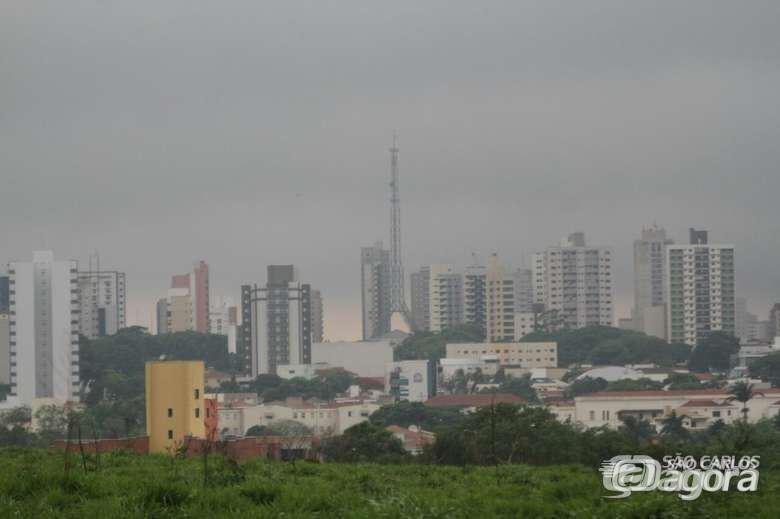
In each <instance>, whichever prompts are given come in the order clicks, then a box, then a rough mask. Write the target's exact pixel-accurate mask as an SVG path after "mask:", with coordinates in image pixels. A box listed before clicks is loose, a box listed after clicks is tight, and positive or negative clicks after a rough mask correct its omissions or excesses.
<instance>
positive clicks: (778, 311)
mask: <svg viewBox="0 0 780 519" xmlns="http://www.w3.org/2000/svg"><path fill="white" fill-rule="evenodd" d="M769 332H770V333H771V334H774V337H780V303H775V304H774V305H772V308H771V309H770V310H769Z"/></svg>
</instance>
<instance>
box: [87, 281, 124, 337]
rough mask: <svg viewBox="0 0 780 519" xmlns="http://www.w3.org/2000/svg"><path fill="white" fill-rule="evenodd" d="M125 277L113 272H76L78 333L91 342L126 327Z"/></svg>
mask: <svg viewBox="0 0 780 519" xmlns="http://www.w3.org/2000/svg"><path fill="white" fill-rule="evenodd" d="M126 298H127V285H126V283H125V273H124V272H117V271H115V270H109V271H101V270H96V271H92V270H90V271H88V272H79V300H80V306H81V313H80V318H79V331H80V333H81V334H82V335H84V336H85V337H88V338H90V339H95V338H97V337H103V336H105V335H114V334H115V333H116V332H117V331H118V330H120V329H122V328H124V327H126V326H127V303H126Z"/></svg>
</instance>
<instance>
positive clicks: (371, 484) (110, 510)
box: [0, 449, 780, 519]
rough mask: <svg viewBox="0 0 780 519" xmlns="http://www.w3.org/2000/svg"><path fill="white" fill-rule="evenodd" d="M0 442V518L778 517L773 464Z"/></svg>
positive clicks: (779, 493) (779, 477)
mask: <svg viewBox="0 0 780 519" xmlns="http://www.w3.org/2000/svg"><path fill="white" fill-rule="evenodd" d="M67 465H69V469H68V472H69V474H68V476H66V459H65V457H64V454H63V453H61V452H54V451H50V450H38V449H0V517H31V518H33V517H34V518H41V517H74V518H75V517H78V518H82V517H101V518H103V517H108V518H120V517H137V518H141V517H196V518H197V517H204V518H206V517H208V518H213V517H366V518H368V517H372V518H374V517H404V518H417V517H442V518H445V517H446V518H451V517H454V518H458V517H463V518H470V519H484V518H488V517H513V518H514V517H555V518H561V517H618V518H619V517H636V518H645V517H659V518H660V517H696V518H700V517H753V518H759V517H766V518H773V519H776V518H778V517H780V472H778V471H769V470H762V471H761V477H760V484H759V491H758V492H757V493H752V494H740V493H738V492H728V493H722V492H721V493H714V494H707V493H706V492H705V493H704V494H703V495H702V497H700V498H699V499H698V500H695V501H692V502H684V501H682V500H680V499H679V498H678V497H677V496H676V495H672V494H666V493H662V492H652V493H644V494H637V493H635V494H633V495H632V496H631V497H629V498H626V499H619V500H611V499H605V498H604V497H602V496H603V495H604V494H605V491H604V490H603V488H602V485H601V479H600V474H599V473H598V472H597V471H596V470H595V469H593V468H586V467H583V466H578V465H571V466H551V467H530V466H522V465H514V466H508V467H502V468H501V469H500V471H499V477H498V478H497V477H496V470H495V469H494V468H491V467H466V468H465V469H464V468H459V467H442V466H426V465H368V464H365V465H338V464H326V465H316V464H311V463H302V462H297V463H296V464H294V465H293V464H290V463H279V462H269V461H264V460H262V461H261V460H254V461H250V462H246V463H244V464H241V465H240V466H236V465H233V464H230V463H226V462H224V461H223V460H222V459H221V458H220V457H218V456H211V457H210V458H209V480H208V483H204V468H203V460H202V459H188V460H182V459H175V460H174V459H172V458H170V457H167V456H135V455H130V454H125V453H114V454H106V455H102V456H101V457H100V460H99V465H100V466H99V467H98V466H97V460H95V459H94V458H90V459H89V460H88V464H87V471H86V472H85V471H84V468H83V466H82V459H81V457H80V456H79V455H78V454H71V455H69V457H68V460H67Z"/></svg>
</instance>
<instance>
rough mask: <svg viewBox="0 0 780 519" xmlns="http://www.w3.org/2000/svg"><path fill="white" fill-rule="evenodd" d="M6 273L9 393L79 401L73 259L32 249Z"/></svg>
mask: <svg viewBox="0 0 780 519" xmlns="http://www.w3.org/2000/svg"><path fill="white" fill-rule="evenodd" d="M8 273H9V277H10V279H9V306H10V309H9V315H10V323H9V326H10V332H9V334H10V340H9V342H10V364H11V370H10V371H11V396H12V397H16V400H18V403H19V404H20V405H30V404H31V403H32V401H33V400H34V399H38V398H51V399H54V400H56V401H59V402H67V401H76V400H78V392H79V328H78V324H79V321H78V313H79V300H78V263H77V262H76V261H55V260H54V254H53V253H52V252H51V251H36V252H35V253H33V261H32V262H21V261H16V262H11V263H10V264H9V266H8Z"/></svg>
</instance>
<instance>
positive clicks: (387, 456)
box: [324, 421, 410, 463]
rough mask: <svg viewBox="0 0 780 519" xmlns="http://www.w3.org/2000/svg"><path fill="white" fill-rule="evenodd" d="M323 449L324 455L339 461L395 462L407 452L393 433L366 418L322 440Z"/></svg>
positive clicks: (402, 459) (407, 456)
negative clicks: (340, 432) (336, 434)
mask: <svg viewBox="0 0 780 519" xmlns="http://www.w3.org/2000/svg"><path fill="white" fill-rule="evenodd" d="M324 451H325V456H326V457H327V458H328V459H330V460H332V461H335V462H339V463H361V462H374V463H399V462H402V461H407V460H408V459H409V456H410V455H409V454H408V453H407V452H406V450H405V449H404V446H403V444H402V443H401V440H399V439H398V438H396V437H395V436H394V435H393V433H391V432H390V431H388V430H386V429H384V428H383V427H381V426H378V425H375V424H373V423H371V422H368V421H366V422H361V423H359V424H357V425H353V426H352V427H350V428H349V429H347V430H346V431H344V434H342V435H341V436H335V437H333V438H330V439H328V440H326V441H325V444H324Z"/></svg>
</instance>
